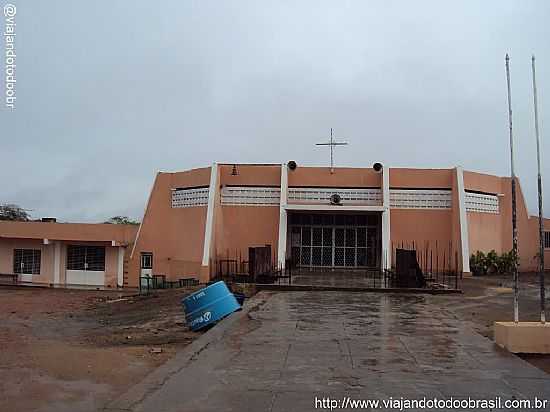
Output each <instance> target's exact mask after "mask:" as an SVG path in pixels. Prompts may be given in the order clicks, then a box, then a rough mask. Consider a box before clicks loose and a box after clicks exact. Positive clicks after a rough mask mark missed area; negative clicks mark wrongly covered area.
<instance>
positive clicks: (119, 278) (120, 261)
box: [116, 246, 125, 288]
mask: <svg viewBox="0 0 550 412" xmlns="http://www.w3.org/2000/svg"><path fill="white" fill-rule="evenodd" d="M124 251H125V248H124V247H123V246H119V247H118V269H117V282H116V284H117V286H118V287H119V288H121V287H123V286H124Z"/></svg>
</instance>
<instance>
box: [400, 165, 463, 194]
mask: <svg viewBox="0 0 550 412" xmlns="http://www.w3.org/2000/svg"><path fill="white" fill-rule="evenodd" d="M453 180H456V179H454V169H408V168H393V167H392V168H391V169H390V188H393V189H395V188H423V189H450V188H451V187H452V185H453Z"/></svg>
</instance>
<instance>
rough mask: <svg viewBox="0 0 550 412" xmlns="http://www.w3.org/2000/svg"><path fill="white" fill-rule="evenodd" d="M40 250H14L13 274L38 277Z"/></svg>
mask: <svg viewBox="0 0 550 412" xmlns="http://www.w3.org/2000/svg"><path fill="white" fill-rule="evenodd" d="M41 256H42V251H41V250H40V249H14V250H13V273H17V274H20V273H21V274H25V275H40V258H41Z"/></svg>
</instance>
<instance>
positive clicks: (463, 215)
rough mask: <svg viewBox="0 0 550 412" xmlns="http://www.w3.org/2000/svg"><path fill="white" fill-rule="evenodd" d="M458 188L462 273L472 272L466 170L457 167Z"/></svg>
mask: <svg viewBox="0 0 550 412" xmlns="http://www.w3.org/2000/svg"><path fill="white" fill-rule="evenodd" d="M456 188H457V192H458V193H457V194H458V221H459V225H460V247H461V254H462V272H465V273H469V272H470V241H469V238H468V213H467V211H466V192H465V190H464V170H463V169H462V167H461V166H457V167H456Z"/></svg>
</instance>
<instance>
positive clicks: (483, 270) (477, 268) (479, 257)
mask: <svg viewBox="0 0 550 412" xmlns="http://www.w3.org/2000/svg"><path fill="white" fill-rule="evenodd" d="M470 270H471V271H472V274H473V275H474V276H481V275H486V274H487V266H486V256H485V253H483V252H482V251H481V250H478V251H477V252H476V253H475V255H472V256H470Z"/></svg>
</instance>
